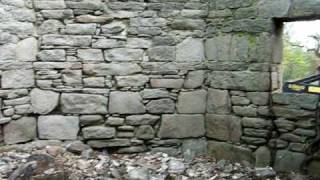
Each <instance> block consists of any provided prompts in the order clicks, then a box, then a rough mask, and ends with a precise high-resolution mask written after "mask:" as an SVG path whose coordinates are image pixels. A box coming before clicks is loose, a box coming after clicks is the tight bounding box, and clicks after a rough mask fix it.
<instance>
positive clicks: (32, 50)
mask: <svg viewBox="0 0 320 180" xmlns="http://www.w3.org/2000/svg"><path fill="white" fill-rule="evenodd" d="M37 53H38V42H37V40H36V39H35V38H33V37H31V38H26V39H24V40H22V41H20V42H19V43H18V44H17V46H16V50H15V54H16V60H18V61H35V60H36V55H37Z"/></svg>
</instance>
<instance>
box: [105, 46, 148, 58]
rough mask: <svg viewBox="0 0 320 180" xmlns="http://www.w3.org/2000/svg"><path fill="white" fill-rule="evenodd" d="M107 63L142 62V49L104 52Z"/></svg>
mask: <svg viewBox="0 0 320 180" xmlns="http://www.w3.org/2000/svg"><path fill="white" fill-rule="evenodd" d="M104 55H105V58H106V60H107V61H142V58H143V50H142V49H127V48H117V49H111V50H106V51H104Z"/></svg>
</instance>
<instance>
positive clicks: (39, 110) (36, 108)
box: [30, 88, 60, 114]
mask: <svg viewBox="0 0 320 180" xmlns="http://www.w3.org/2000/svg"><path fill="white" fill-rule="evenodd" d="M59 96H60V94H59V93H56V92H53V91H46V90H41V89H37V88H35V89H33V90H32V91H31V92H30V97H31V105H32V109H33V112H34V113H36V114H48V113H50V112H51V111H53V110H54V109H55V108H56V107H57V105H58V102H59Z"/></svg>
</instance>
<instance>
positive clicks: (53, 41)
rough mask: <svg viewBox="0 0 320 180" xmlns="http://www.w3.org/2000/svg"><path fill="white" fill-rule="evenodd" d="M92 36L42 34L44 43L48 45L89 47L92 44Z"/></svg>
mask: <svg viewBox="0 0 320 180" xmlns="http://www.w3.org/2000/svg"><path fill="white" fill-rule="evenodd" d="M91 41H92V38H91V36H87V35H86V36H80V35H55V34H52V35H51V34H50V35H44V36H42V44H43V45H46V46H72V47H88V46H90V45H91Z"/></svg>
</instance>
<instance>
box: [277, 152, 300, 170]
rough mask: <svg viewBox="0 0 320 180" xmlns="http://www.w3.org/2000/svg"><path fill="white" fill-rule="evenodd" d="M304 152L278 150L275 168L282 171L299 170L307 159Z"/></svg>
mask: <svg viewBox="0 0 320 180" xmlns="http://www.w3.org/2000/svg"><path fill="white" fill-rule="evenodd" d="M305 158H306V155H305V154H303V153H297V152H290V151H288V150H278V151H277V154H276V158H275V170H277V171H281V172H284V171H285V172H289V171H298V170H300V167H301V165H302V163H303V161H304V160H305Z"/></svg>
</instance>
